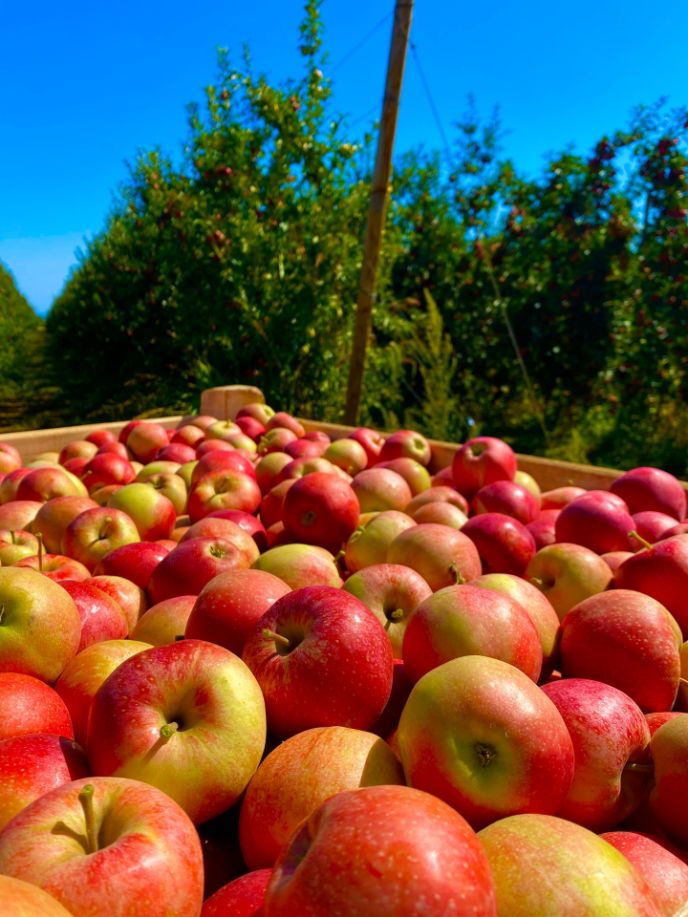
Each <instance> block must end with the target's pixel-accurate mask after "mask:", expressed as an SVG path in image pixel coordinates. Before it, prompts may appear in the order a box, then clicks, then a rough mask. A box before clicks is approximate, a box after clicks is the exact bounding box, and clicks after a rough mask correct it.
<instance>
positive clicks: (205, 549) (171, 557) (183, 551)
mask: <svg viewBox="0 0 688 917" xmlns="http://www.w3.org/2000/svg"><path fill="white" fill-rule="evenodd" d="M246 566H247V564H246V560H245V557H244V554H243V552H242V550H241V548H238V547H237V546H236V545H235V544H233V543H232V542H231V541H228V540H227V539H226V538H190V539H189V540H188V541H180V542H179V544H178V545H177V546H176V547H175V548H173V549H172V550H171V551H170V552H169V554H167V555H166V556H165V557H163V559H162V560H161V561H160V563H159V564H158V565H157V566H156V568H155V569H154V570H153V572H152V574H151V577H150V579H149V581H148V587H147V590H146V591H147V592H148V596H149V598H150V601H151V603H152V604H153V605H155V604H157V603H158V602H162V601H163V599H170V598H173V597H174V596H176V595H198V594H199V592H200V591H201V589H203V587H204V586H205V585H206V583H208V582H209V581H210V580H211V579H212V578H213V577H214V576H217V575H218V574H219V573H225V572H226V571H227V570H233V569H235V568H236V567H246Z"/></svg>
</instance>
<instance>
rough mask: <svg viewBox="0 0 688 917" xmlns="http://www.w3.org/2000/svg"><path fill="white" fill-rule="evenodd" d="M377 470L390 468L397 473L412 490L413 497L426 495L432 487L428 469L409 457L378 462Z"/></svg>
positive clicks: (376, 464)
mask: <svg viewBox="0 0 688 917" xmlns="http://www.w3.org/2000/svg"><path fill="white" fill-rule="evenodd" d="M375 468H388V469H389V470H390V471H396V473H397V474H400V475H401V476H402V478H403V479H404V480H405V481H406V483H407V484H408V486H409V487H410V488H411V494H412V496H413V497H415V496H417V495H418V494H421V493H424V492H425V491H426V490H429V489H430V487H432V477H431V476H430V472H429V471H428V469H427V468H426V467H425V465H423V464H421V462H417V461H416V460H415V459H413V458H410V457H409V456H400V457H399V458H394V459H389V460H387V461H385V462H383V461H378V462H376V463H375Z"/></svg>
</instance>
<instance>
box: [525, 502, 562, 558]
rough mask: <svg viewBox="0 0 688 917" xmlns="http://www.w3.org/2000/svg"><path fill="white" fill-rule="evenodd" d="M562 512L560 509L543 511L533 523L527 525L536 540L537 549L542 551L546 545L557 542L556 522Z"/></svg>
mask: <svg viewBox="0 0 688 917" xmlns="http://www.w3.org/2000/svg"><path fill="white" fill-rule="evenodd" d="M559 512H560V510H558V509H541V510H540V511H539V512H538V514H537V516H536V517H535V518H534V519H533V521H532V522H529V523H527V525H526V528H527V529H528V531H529V532H530V534H531V535H532V536H533V538H534V540H535V547H536V548H537V549H538V550H540V548H544V546H545V545H546V544H554V543H555V542H556V540H557V534H556V530H555V527H556V522H557V516H558V515H559Z"/></svg>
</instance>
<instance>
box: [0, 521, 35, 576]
mask: <svg viewBox="0 0 688 917" xmlns="http://www.w3.org/2000/svg"><path fill="white" fill-rule="evenodd" d="M38 551H39V547H38V538H36V536H35V535H34V534H32V533H31V532H28V531H27V530H26V529H0V566H1V567H11V566H12V564H16V562H17V561H18V560H21V559H22V557H31V556H32V555H34V554H38Z"/></svg>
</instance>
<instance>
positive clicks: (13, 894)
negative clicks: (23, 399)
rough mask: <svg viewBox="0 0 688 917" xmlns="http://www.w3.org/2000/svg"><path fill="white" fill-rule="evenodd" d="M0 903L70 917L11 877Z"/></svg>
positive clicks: (13, 910)
mask: <svg viewBox="0 0 688 917" xmlns="http://www.w3.org/2000/svg"><path fill="white" fill-rule="evenodd" d="M1 456H2V453H1V452H0V457H1ZM0 901H2V903H3V905H4V907H5V908H6V914H7V917H70V913H69V911H68V910H67V909H66V908H64V907H62V905H61V904H60V902H59V901H58V900H57V899H56V898H53V896H52V895H49V894H48V893H47V892H44V891H43V889H42V888H39V887H38V886H37V885H34V884H33V882H24V881H23V880H22V879H15V878H13V877H12V876H3V875H0Z"/></svg>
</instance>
